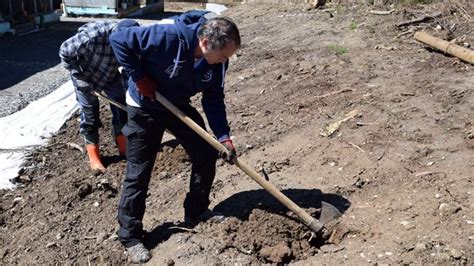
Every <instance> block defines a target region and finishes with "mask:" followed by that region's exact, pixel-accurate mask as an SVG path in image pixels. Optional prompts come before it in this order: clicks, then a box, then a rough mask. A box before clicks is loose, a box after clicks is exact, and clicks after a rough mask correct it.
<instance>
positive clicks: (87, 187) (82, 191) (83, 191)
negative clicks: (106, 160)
mask: <svg viewBox="0 0 474 266" xmlns="http://www.w3.org/2000/svg"><path fill="white" fill-rule="evenodd" d="M91 192H92V186H91V184H89V183H84V184H82V185H80V186H79V188H78V189H77V195H78V196H79V198H81V199H83V198H85V197H86V196H87V195H89V194H91Z"/></svg>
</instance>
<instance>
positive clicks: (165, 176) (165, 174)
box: [158, 171, 171, 180]
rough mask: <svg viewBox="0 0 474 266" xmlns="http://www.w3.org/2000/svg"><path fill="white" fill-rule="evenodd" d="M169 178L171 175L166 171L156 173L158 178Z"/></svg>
mask: <svg viewBox="0 0 474 266" xmlns="http://www.w3.org/2000/svg"><path fill="white" fill-rule="evenodd" d="M168 178H171V175H170V174H168V172H166V171H162V172H160V173H159V174H158V179H160V180H163V179H168Z"/></svg>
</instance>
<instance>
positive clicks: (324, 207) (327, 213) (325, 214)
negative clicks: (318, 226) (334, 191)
mask: <svg viewBox="0 0 474 266" xmlns="http://www.w3.org/2000/svg"><path fill="white" fill-rule="evenodd" d="M341 216H342V213H341V212H340V211H339V210H338V209H337V208H336V207H334V206H333V205H332V204H329V203H327V202H325V201H321V215H320V216H319V221H320V222H321V223H322V224H326V223H328V222H330V221H332V220H334V219H337V218H339V217H341Z"/></svg>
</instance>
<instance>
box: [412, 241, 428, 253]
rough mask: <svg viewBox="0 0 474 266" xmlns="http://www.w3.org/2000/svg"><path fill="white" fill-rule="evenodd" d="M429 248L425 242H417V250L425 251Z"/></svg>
mask: <svg viewBox="0 0 474 266" xmlns="http://www.w3.org/2000/svg"><path fill="white" fill-rule="evenodd" d="M426 249H427V247H426V245H425V244H423V243H418V244H416V246H415V250H418V251H425V250H426Z"/></svg>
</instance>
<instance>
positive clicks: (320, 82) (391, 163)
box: [0, 4, 474, 265]
mask: <svg viewBox="0 0 474 266" xmlns="http://www.w3.org/2000/svg"><path fill="white" fill-rule="evenodd" d="M368 10H369V8H368V7H364V6H359V7H350V8H349V7H343V6H337V5H332V6H331V5H330V6H328V7H327V8H326V9H323V10H307V9H305V7H304V6H302V5H290V4H281V5H278V6H277V5H264V4H242V5H239V6H235V7H233V8H231V9H230V10H228V11H227V13H226V15H228V16H230V17H232V18H233V19H234V20H235V21H236V22H237V23H238V25H239V27H240V29H241V34H242V37H243V47H242V49H241V50H240V51H239V52H238V54H237V56H236V58H234V60H233V61H232V64H231V69H230V72H229V74H228V77H227V83H226V85H227V86H226V87H227V94H226V101H227V103H228V112H229V118H230V120H231V121H232V124H231V128H232V129H233V134H234V135H235V137H236V139H235V143H236V144H237V146H238V149H239V151H240V152H241V158H242V160H244V161H246V162H249V163H250V164H251V165H252V166H255V168H256V169H258V170H261V169H262V168H263V169H264V171H265V172H266V173H268V175H269V178H270V182H272V183H273V184H275V185H276V186H277V187H278V188H280V189H281V190H282V191H283V192H284V193H285V194H286V195H287V196H288V197H290V198H291V199H293V200H294V201H295V202H297V203H298V204H299V205H300V206H302V207H303V208H305V209H306V210H307V211H308V212H310V213H311V214H315V215H317V208H318V202H320V200H321V199H324V200H325V201H328V202H331V203H333V204H334V205H336V206H337V207H338V208H339V209H340V210H341V211H343V212H344V215H343V217H341V218H340V219H339V220H338V221H337V223H334V224H331V230H333V231H331V232H329V233H333V237H332V238H330V239H328V234H327V233H328V232H326V234H325V235H317V236H314V235H312V234H311V232H310V231H309V230H308V229H307V228H306V227H305V226H304V225H302V223H301V222H299V220H298V219H297V217H296V216H295V215H294V214H293V213H291V212H289V211H288V210H286V209H285V208H284V207H283V206H282V205H281V204H279V203H278V202H277V201H276V200H274V199H273V198H272V197H271V196H269V194H268V193H266V192H265V191H264V190H263V189H261V188H259V187H258V185H257V184H256V183H255V182H253V181H252V180H251V179H250V178H249V177H247V176H246V175H245V174H243V173H242V172H241V171H239V170H238V169H237V168H235V167H233V166H229V165H227V164H224V163H220V164H219V166H218V175H217V177H216V181H215V183H214V187H213V192H212V196H211V198H212V205H211V207H212V208H213V209H214V210H216V211H219V212H221V213H223V214H224V215H225V216H226V217H227V218H226V219H225V220H224V221H222V222H219V221H212V220H209V221H206V222H202V223H200V224H199V225H198V226H197V227H196V228H195V229H194V230H184V229H182V228H180V227H179V223H180V222H181V221H182V216H183V210H182V202H183V199H184V196H185V193H186V190H187V186H188V176H189V173H190V163H189V161H188V159H187V157H186V154H185V153H184V151H183V149H182V148H181V146H179V145H177V143H176V142H175V141H174V140H170V141H167V142H165V143H164V145H163V151H162V152H161V153H160V154H159V156H158V159H157V162H156V166H155V171H154V176H153V178H152V182H151V185H150V192H149V197H148V200H147V213H146V215H145V218H144V225H145V228H146V230H147V231H148V236H147V237H148V241H147V243H146V244H147V246H148V247H149V248H150V249H151V252H152V254H153V258H152V260H151V261H150V264H169V265H173V264H178V265H184V264H190V263H192V264H201V263H207V264H210V263H244V264H255V263H292V264H307V263H318V264H324V263H327V264H340V263H345V264H363V263H384V264H385V263H397V264H402V263H403V264H405V263H416V264H420V263H422V264H433V263H435V264H465V265H471V264H472V263H473V262H474V216H473V213H474V212H473V210H474V199H473V196H472V194H473V188H474V186H473V184H472V179H473V178H472V177H473V174H472V172H473V168H474V167H473V166H474V156H473V155H474V150H473V148H474V128H473V127H474V124H473V121H474V119H473V118H474V117H473V106H474V97H473V88H474V86H473V85H474V76H473V67H472V65H469V64H467V63H464V62H462V61H459V60H458V59H456V58H453V57H449V56H446V55H445V54H443V53H440V52H436V51H433V50H430V49H426V48H425V47H424V46H423V45H420V44H419V43H417V42H415V41H414V40H413V37H412V33H408V34H404V35H400V34H401V33H403V32H407V31H408V30H410V29H415V30H418V29H424V30H426V31H428V32H430V33H431V34H433V35H436V36H438V37H442V38H449V39H454V38H456V40H458V41H460V43H461V44H462V43H463V42H465V43H470V44H474V38H473V34H472V28H474V27H473V26H474V24H473V22H469V21H468V19H467V16H466V15H463V13H461V12H456V11H457V10H455V9H451V8H449V7H446V6H436V5H432V6H420V7H410V8H397V11H396V12H394V13H392V14H390V15H382V16H380V15H374V14H371V13H369V12H368ZM435 11H441V12H442V16H441V17H438V18H437V19H436V20H431V21H428V22H423V23H421V24H414V25H409V26H407V27H403V28H398V27H396V26H395V24H396V23H399V22H401V21H405V20H410V19H412V18H414V17H417V16H420V15H422V14H431V13H434V12H435ZM437 25H441V29H436V26H437ZM453 25H456V27H455V28H452V32H449V31H448V30H446V29H449V28H451V26H453ZM397 36H398V37H397ZM463 36H464V37H463ZM195 100H196V101H197V100H198V99H195ZM103 110H104V117H110V114H109V113H108V111H107V108H106V107H105V106H104V108H103ZM347 114H355V115H354V116H353V117H351V118H348V119H347V120H346V121H344V122H342V123H341V124H340V126H339V128H338V129H337V130H336V131H335V132H334V133H333V134H330V135H329V136H328V134H327V132H326V128H327V126H328V125H331V124H333V123H334V122H337V121H341V120H342V119H343V118H344V117H346V115H347ZM106 119H107V118H105V119H104V121H107V120H106ZM109 133H110V128H109V127H108V126H105V127H104V129H103V132H102V135H101V137H102V149H103V150H104V154H105V156H106V159H107V162H108V167H107V173H106V174H104V175H101V176H96V175H94V173H92V172H90V171H88V170H87V169H88V165H87V161H86V156H85V155H84V154H83V153H81V152H80V151H79V150H77V149H75V148H73V147H71V145H69V144H68V143H77V144H80V143H81V140H80V137H79V135H78V122H77V117H74V118H72V119H70V120H69V121H68V122H67V123H66V124H65V126H64V127H63V129H62V130H61V131H60V132H59V133H58V134H57V136H55V137H54V138H52V140H51V143H50V144H49V145H48V146H47V147H44V148H42V149H40V150H37V151H35V152H34V153H33V154H32V158H31V160H30V163H29V167H26V168H25V171H24V173H22V176H21V178H19V181H20V180H21V181H22V182H23V184H24V187H23V188H20V189H17V190H15V191H3V192H1V194H0V195H1V205H0V208H1V210H2V212H1V216H0V226H1V227H0V228H1V229H0V243H1V247H0V259H1V261H2V263H4V264H11V263H20V264H27V263H28V264H29V263H31V264H33V263H35V264H39V263H79V264H85V263H92V264H97V263H103V262H107V263H111V264H116V263H120V264H122V263H125V262H126V255H125V254H124V251H123V248H122V247H121V245H120V243H119V242H118V241H117V239H116V236H115V232H116V230H117V222H116V219H115V216H116V206H117V202H118V198H119V191H120V186H121V180H122V178H123V173H124V168H125V161H123V160H120V158H118V157H117V156H116V154H117V152H116V148H115V147H114V145H113V142H112V139H111V136H110V134H109Z"/></svg>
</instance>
